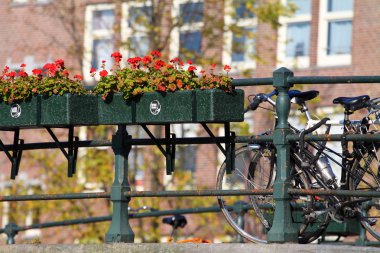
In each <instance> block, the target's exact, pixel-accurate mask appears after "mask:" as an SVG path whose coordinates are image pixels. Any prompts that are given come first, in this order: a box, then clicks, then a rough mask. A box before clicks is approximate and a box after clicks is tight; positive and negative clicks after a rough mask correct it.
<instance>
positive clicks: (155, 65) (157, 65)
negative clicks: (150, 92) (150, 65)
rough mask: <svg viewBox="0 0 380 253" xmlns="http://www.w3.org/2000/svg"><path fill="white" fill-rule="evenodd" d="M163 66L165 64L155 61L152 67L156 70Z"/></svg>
mask: <svg viewBox="0 0 380 253" xmlns="http://www.w3.org/2000/svg"><path fill="white" fill-rule="evenodd" d="M164 66H165V62H164V61H162V60H156V61H155V62H154V67H155V68H156V69H157V70H158V69H161V68H162V67H164Z"/></svg>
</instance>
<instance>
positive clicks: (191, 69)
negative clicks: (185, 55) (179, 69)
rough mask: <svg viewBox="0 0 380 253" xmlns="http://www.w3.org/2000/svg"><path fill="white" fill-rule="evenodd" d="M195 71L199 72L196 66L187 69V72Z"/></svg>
mask: <svg viewBox="0 0 380 253" xmlns="http://www.w3.org/2000/svg"><path fill="white" fill-rule="evenodd" d="M194 70H197V68H196V67H195V66H189V67H188V68H187V71H189V72H191V71H194Z"/></svg>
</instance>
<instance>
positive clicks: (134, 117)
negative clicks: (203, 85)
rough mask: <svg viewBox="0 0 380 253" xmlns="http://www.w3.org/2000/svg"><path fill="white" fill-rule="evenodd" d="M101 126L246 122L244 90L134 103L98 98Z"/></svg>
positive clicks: (154, 95)
mask: <svg viewBox="0 0 380 253" xmlns="http://www.w3.org/2000/svg"><path fill="white" fill-rule="evenodd" d="M98 111H99V124H167V123H197V122H205V123H224V122H239V121H243V120H244V115H243V111H244V91H243V90H234V91H233V92H232V93H226V92H224V91H222V90H216V89H213V90H191V91H176V92H162V93H161V92H148V93H144V94H143V95H142V96H140V97H138V98H135V99H133V100H130V101H127V102H126V101H124V100H123V98H122V94H117V93H115V94H114V95H113V96H112V97H110V98H109V99H107V100H106V101H103V100H101V98H100V96H99V97H98Z"/></svg>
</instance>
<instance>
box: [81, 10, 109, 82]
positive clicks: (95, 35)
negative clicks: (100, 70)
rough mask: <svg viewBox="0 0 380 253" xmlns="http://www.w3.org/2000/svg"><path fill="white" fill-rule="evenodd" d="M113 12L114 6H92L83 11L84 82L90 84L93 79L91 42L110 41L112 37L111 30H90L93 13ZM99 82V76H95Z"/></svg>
mask: <svg viewBox="0 0 380 253" xmlns="http://www.w3.org/2000/svg"><path fill="white" fill-rule="evenodd" d="M103 10H113V11H115V4H93V5H87V6H86V10H85V21H84V22H85V32H84V52H83V70H82V71H83V75H84V80H85V81H86V82H92V81H93V77H92V76H91V75H90V69H91V68H92V51H93V44H94V43H93V42H94V40H97V39H112V37H113V36H114V31H113V29H100V30H96V31H93V30H92V20H93V17H94V12H95V11H103ZM95 79H96V80H99V76H98V75H96V76H95Z"/></svg>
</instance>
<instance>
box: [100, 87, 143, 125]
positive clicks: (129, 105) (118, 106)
mask: <svg viewBox="0 0 380 253" xmlns="http://www.w3.org/2000/svg"><path fill="white" fill-rule="evenodd" d="M97 102H98V113H99V121H98V123H99V124H100V125H117V124H132V123H133V122H134V119H135V117H134V113H135V112H136V111H135V102H134V101H126V100H125V99H124V98H123V94H121V93H114V94H112V95H110V96H109V97H108V98H107V100H106V101H103V99H102V97H101V96H100V95H98V96H97Z"/></svg>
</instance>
